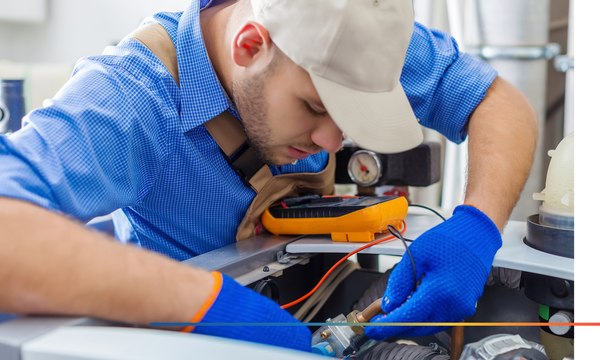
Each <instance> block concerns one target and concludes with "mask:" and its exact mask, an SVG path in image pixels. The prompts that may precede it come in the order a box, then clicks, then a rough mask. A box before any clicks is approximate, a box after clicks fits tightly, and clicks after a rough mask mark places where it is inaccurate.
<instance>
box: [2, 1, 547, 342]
mask: <svg viewBox="0 0 600 360" xmlns="http://www.w3.org/2000/svg"><path fill="white" fill-rule="evenodd" d="M198 13H200V16H198ZM146 23H158V24H160V26H162V27H163V28H164V29H165V30H166V31H167V32H168V35H169V38H170V40H172V42H173V44H174V45H175V48H176V61H175V60H173V59H172V61H170V64H171V65H166V63H169V61H168V58H167V59H166V60H164V59H162V58H161V56H159V55H155V54H153V52H152V51H156V50H152V48H153V47H152V46H150V45H148V44H147V43H146V42H144V41H143V40H141V42H140V41H137V40H134V39H131V38H129V39H126V40H124V41H122V42H121V43H120V44H119V45H118V46H117V47H113V48H108V49H107V50H106V51H105V53H104V55H101V56H95V57H90V58H87V59H84V60H82V61H80V62H79V63H78V65H77V66H76V68H75V70H74V74H73V77H72V79H71V80H70V81H69V83H68V84H67V85H66V86H65V87H64V88H63V89H61V91H60V92H59V93H58V94H57V95H56V97H55V98H54V99H53V100H51V101H49V102H48V103H47V104H46V105H47V106H46V107H45V108H43V109H38V110H35V111H33V112H32V113H30V114H29V115H28V117H27V118H26V119H25V120H24V124H25V126H24V128H23V129H22V130H20V131H19V132H17V133H15V134H14V135H12V136H11V137H10V138H0V161H1V162H2V164H3V168H4V170H3V171H2V174H1V175H0V184H2V186H1V188H0V195H2V196H5V197H12V198H15V199H18V200H10V199H7V198H0V208H4V209H8V210H6V211H7V212H8V213H7V216H6V217H3V218H2V219H1V220H0V226H1V227H2V228H3V229H5V228H8V229H9V232H7V236H6V237H5V238H7V239H9V240H3V241H7V242H10V243H12V244H15V243H16V244H30V243H31V244H35V245H31V246H33V247H35V246H43V247H44V249H46V250H47V251H50V249H56V250H54V252H56V251H58V249H64V250H63V251H65V252H68V251H70V250H69V249H71V248H77V249H81V250H80V251H81V252H82V253H85V254H86V256H85V257H84V259H85V260H82V261H84V262H82V263H80V264H77V263H70V265H69V266H70V269H71V271H72V272H73V271H75V269H77V268H78V266H81V267H82V268H85V271H84V273H85V274H87V276H90V277H91V278H94V277H99V278H102V279H103V282H99V283H98V285H95V284H94V281H92V280H91V279H90V280H88V281H89V282H90V283H91V284H88V285H87V286H82V287H81V288H77V289H72V290H71V292H69V294H70V296H69V297H67V298H60V299H58V300H57V298H55V297H52V295H51V294H52V293H53V292H55V291H56V289H57V288H59V287H61V286H62V287H67V286H68V284H57V283H56V282H53V283H52V284H50V283H48V284H47V285H46V286H44V287H43V288H42V289H38V288H37V287H36V286H34V285H32V284H35V283H36V282H35V281H34V280H35V279H32V278H28V277H27V276H25V275H22V274H27V273H28V272H27V269H23V273H21V272H17V271H15V272H14V273H13V274H14V275H9V274H8V273H7V271H8V270H6V269H5V270H0V279H2V281H3V282H9V283H11V284H13V287H12V289H13V297H12V299H13V301H15V300H14V299H17V298H18V297H19V296H18V295H19V294H20V296H23V297H25V298H27V299H33V300H32V301H31V302H26V304H29V306H27V305H26V306H25V307H24V308H22V309H15V308H14V307H13V308H9V310H12V311H13V312H14V311H15V310H16V311H17V312H21V313H23V312H24V313H31V312H36V313H37V312H50V313H57V312H62V313H65V312H67V313H77V314H83V313H87V314H92V315H96V316H102V317H106V318H114V319H117V318H123V317H122V315H123V311H120V310H119V308H120V307H122V308H126V307H127V305H131V304H128V303H127V301H131V299H139V298H140V297H139V296H137V297H136V296H134V295H136V294H132V295H131V297H127V294H125V293H124V294H123V295H122V297H118V298H117V300H114V299H113V300H114V301H112V302H111V305H110V306H107V307H106V308H103V309H102V311H100V310H98V309H97V308H96V307H95V304H94V300H95V299H96V297H95V295H97V293H98V291H99V290H101V289H107V291H108V292H109V293H112V292H113V291H115V288H114V287H113V286H112V285H111V284H113V282H112V281H113V280H114V278H113V276H117V275H116V274H115V273H114V271H113V272H111V271H108V272H107V269H106V265H105V264H103V263H102V262H103V261H105V260H106V259H108V258H110V259H115V260H114V261H116V262H118V263H119V264H123V263H124V264H125V265H122V266H119V267H118V269H119V270H120V272H119V273H122V274H124V278H123V279H119V280H120V281H117V283H119V284H121V285H122V287H123V288H125V287H126V286H125V284H127V283H131V282H135V281H136V280H135V279H139V280H137V281H139V282H140V283H141V284H146V285H145V287H143V288H142V289H139V290H140V291H139V293H138V294H137V295H139V294H141V293H143V292H144V291H145V292H146V293H147V294H148V295H150V293H152V290H156V289H149V288H148V287H151V282H152V280H149V279H152V277H153V276H159V278H160V277H161V275H162V278H161V279H162V281H161V282H160V284H161V285H162V284H163V283H164V282H167V279H165V278H164V277H167V276H168V277H169V279H170V280H172V281H174V284H170V285H171V286H169V287H168V289H166V288H165V291H166V290H169V291H180V292H181V291H182V289H183V287H182V286H183V285H182V284H184V283H185V281H183V280H181V278H180V277H182V278H184V279H186V281H187V279H192V278H194V279H192V280H190V288H195V289H196V290H195V291H196V293H195V294H190V297H191V299H196V300H197V302H196V304H197V306H196V309H200V310H199V311H198V310H196V311H197V312H192V311H191V310H190V309H191V307H190V298H186V299H185V300H184V299H181V300H180V301H181V304H182V305H183V304H184V302H185V305H186V306H185V309H184V307H183V306H182V307H181V308H179V309H173V312H172V313H167V314H164V313H163V314H161V317H160V318H156V319H153V318H152V317H151V316H150V315H148V314H149V313H151V312H152V309H158V308H159V307H161V306H165V304H166V303H163V304H159V303H158V302H159V300H160V299H161V296H158V297H157V298H156V300H154V301H149V302H148V303H147V304H144V305H145V306H147V307H146V308H142V309H140V310H139V311H138V312H140V313H141V312H143V311H146V314H145V316H141V315H139V314H138V312H136V311H134V312H133V313H132V314H131V315H129V316H128V317H127V318H126V319H128V320H129V321H132V322H146V323H147V322H148V321H189V320H190V319H192V320H193V321H194V322H197V321H202V322H225V321H236V319H237V320H238V321H239V316H241V315H240V314H244V320H245V321H264V322H290V321H293V319H292V318H291V317H290V315H289V314H288V313H286V312H285V311H283V310H281V309H279V308H277V306H276V305H275V304H274V303H273V302H271V301H269V300H267V299H266V298H263V297H261V296H258V295H256V294H254V293H252V292H251V291H249V290H247V289H245V288H243V287H241V286H239V285H238V284H236V283H235V282H234V281H233V280H231V279H229V278H227V277H226V276H222V275H221V274H216V273H213V274H212V276H211V275H208V274H206V273H204V272H199V271H195V272H194V271H192V270H189V269H185V270H184V269H182V268H181V267H178V266H176V264H172V263H170V262H169V261H167V260H165V259H160V260H159V258H158V257H156V255H150V254H147V253H145V252H142V251H141V250H137V249H129V248H127V249H120V248H119V249H116V248H115V244H110V245H109V244H104V243H101V241H100V240H98V239H97V235H93V234H89V233H87V232H85V231H83V230H81V229H79V230H77V231H76V233H77V238H76V239H75V238H73V239H72V240H65V239H69V238H70V237H72V236H73V235H72V234H73V233H75V230H74V225H72V224H70V223H69V222H68V221H66V220H64V219H63V218H59V217H57V216H55V215H53V214H52V213H51V212H49V211H47V210H43V209H41V208H38V207H36V206H35V205H33V204H36V205H38V206H41V207H42V208H45V209H49V210H52V211H60V212H62V213H66V214H69V215H71V216H74V217H76V218H78V219H80V220H82V221H87V220H89V219H91V218H93V217H95V216H98V215H102V214H107V213H111V212H113V219H114V222H115V226H116V235H117V238H118V239H120V240H121V241H123V242H129V243H134V244H137V245H139V246H141V247H144V248H147V249H150V250H154V251H156V252H160V253H163V254H165V255H168V256H170V257H172V258H174V259H176V260H184V259H187V258H190V257H192V256H195V255H198V254H201V253H204V252H207V251H210V250H213V249H216V248H218V247H221V246H224V245H227V244H229V243H231V242H233V241H235V240H234V239H235V238H236V237H237V238H238V239H243V238H244V237H247V235H248V234H249V229H250V233H251V231H252V226H253V225H255V223H256V216H255V214H254V216H251V215H252V214H251V213H252V211H251V210H252V209H253V208H256V207H258V205H257V201H256V200H257V199H258V198H260V197H261V193H262V192H261V190H257V189H258V188H257V187H255V186H254V185H253V184H252V182H251V179H250V180H248V179H247V178H246V179H243V180H242V179H240V177H239V176H238V175H237V174H236V172H235V171H234V170H233V169H232V166H231V165H230V162H232V161H233V160H232V159H234V158H235V155H234V153H235V152H232V153H231V154H229V153H227V151H222V150H223V148H224V146H223V145H222V144H221V141H220V140H218V139H217V138H216V136H215V135H214V134H213V132H212V131H211V130H210V126H208V125H207V124H209V123H210V122H211V121H212V120H213V119H218V118H223V116H225V117H229V118H231V116H232V115H234V116H237V117H238V118H239V120H240V121H241V124H242V125H243V128H244V131H245V135H247V138H248V143H249V144H250V147H251V149H252V150H253V153H255V154H256V155H257V157H258V158H259V160H262V161H263V162H265V163H266V164H269V165H270V167H269V168H268V170H269V171H268V174H267V175H268V176H271V177H272V176H273V175H275V177H272V179H278V175H280V174H294V173H308V174H310V173H313V174H319V173H323V172H327V171H330V167H328V166H327V164H328V161H329V159H330V157H329V155H328V153H335V152H336V151H337V150H338V149H339V148H340V146H341V141H342V134H343V132H345V133H347V134H348V135H349V136H350V137H351V138H352V139H353V140H354V141H356V142H357V143H358V144H359V145H361V146H363V147H366V148H370V149H372V150H375V151H380V152H399V151H403V150H407V149H410V148H411V147H414V146H416V145H418V144H419V143H420V142H421V139H422V137H421V136H422V135H421V134H420V132H419V128H418V126H417V120H416V118H415V114H416V115H417V117H418V118H419V119H420V122H421V124H422V125H425V126H429V127H432V128H434V129H437V130H438V131H440V132H442V133H443V134H444V135H446V136H447V137H448V138H450V139H451V140H453V141H456V142H460V141H462V140H464V138H465V137H466V133H467V127H468V131H469V134H470V135H471V136H470V141H469V154H470V156H469V173H468V175H469V182H468V186H467V189H466V197H465V200H466V202H467V203H469V204H472V205H462V206H460V207H458V208H457V210H456V211H455V215H454V216H453V217H452V218H451V219H449V220H448V221H447V222H445V223H444V224H441V225H440V226H438V227H436V228H434V229H432V230H430V231H429V232H427V233H426V234H424V235H423V236H421V237H420V238H419V239H417V240H416V241H415V242H414V244H413V245H411V250H412V254H413V257H414V258H415V263H416V269H417V275H418V278H419V279H421V278H422V279H421V282H420V286H419V288H418V290H416V291H415V292H414V293H412V292H413V291H414V290H415V289H414V286H415V281H414V280H416V279H414V278H413V275H412V267H411V265H410V262H407V261H402V262H401V263H400V264H399V266H397V268H396V269H395V271H394V273H393V274H392V276H391V277H390V281H389V283H388V289H387V291H386V295H385V297H384V300H383V303H382V307H383V309H384V310H385V311H386V312H388V313H389V314H388V315H386V316H385V317H382V318H376V319H375V320H374V321H385V322H389V321H398V322H419V321H435V322H444V321H458V320H462V319H463V318H464V317H466V316H468V315H470V314H472V312H474V305H475V302H476V300H477V299H478V298H479V297H480V296H481V292H482V289H483V286H484V283H485V280H486V279H487V275H488V273H489V270H490V267H491V261H492V259H493V256H494V254H495V252H496V251H497V249H498V248H499V247H500V244H501V239H500V232H499V230H501V229H502V228H503V227H504V224H505V223H506V221H507V219H508V216H509V214H510V212H511V210H512V208H513V206H514V204H515V203H516V200H517V199H518V196H519V194H520V191H521V189H522V187H523V184H524V182H525V180H526V178H527V176H528V172H529V168H530V166H531V162H532V159H533V152H534V149H535V141H536V120H535V114H534V113H533V111H532V109H531V106H530V105H529V104H528V102H527V101H526V99H525V98H524V97H523V95H522V94H521V93H520V92H518V91H517V90H516V89H514V88H513V87H512V86H510V85H509V84H507V83H506V82H505V81H503V80H502V79H499V78H496V75H497V74H496V72H495V71H494V70H492V69H491V68H489V67H488V66H486V65H485V64H484V63H482V62H481V61H479V60H476V59H474V58H472V57H469V56H468V55H465V54H462V53H459V52H458V49H457V47H456V44H455V42H454V41H453V40H452V39H451V38H450V37H449V36H448V35H446V34H444V33H441V32H437V31H435V32H434V31H430V30H428V29H426V28H424V27H423V26H421V25H419V24H414V33H413V22H412V7H411V1H410V0H394V1H392V0H383V1H380V0H374V1H341V0H340V1H334V0H330V1H323V0H311V1H308V0H306V1H302V2H300V1H292V0H287V1H284V0H281V1H268V0H252V4H250V0H240V1H239V2H238V3H235V4H234V3H232V2H225V3H219V4H209V3H208V1H204V0H203V1H198V0H195V1H192V3H191V5H190V7H189V8H188V10H187V11H185V12H184V13H182V14H169V13H163V14H157V15H155V16H154V17H151V18H149V19H147V20H146ZM161 31H164V30H161ZM144 44H146V45H148V47H147V46H145V45H144ZM166 44H167V43H163V45H164V46H166ZM407 48H408V50H406V49H407ZM159 58H160V59H161V60H163V61H161V60H159ZM173 64H176V66H174V65H173ZM400 74H402V77H401V83H402V86H400V84H399V83H398V78H399V77H400ZM409 102H410V104H409ZM411 107H412V108H411ZM413 110H414V114H413ZM236 122H237V121H236ZM242 151H245V150H244V149H243V148H242V149H241V150H239V152H242ZM223 153H226V154H225V155H226V157H227V158H225V157H224V156H223ZM230 156H232V157H230ZM328 169H329V170H328ZM286 176H287V175H286ZM303 176H304V175H303ZM279 178H281V177H279ZM273 182H276V181H273ZM31 203H33V204H31ZM265 204H266V205H265ZM260 205H261V206H263V207H264V206H268V202H265V201H263V202H261V204H260ZM23 219H28V220H27V224H29V225H28V226H26V224H25V222H24V220H23ZM31 222H35V225H34V224H31ZM15 223H20V224H21V226H17V225H15ZM240 223H241V224H242V225H244V226H242V225H240ZM9 225H10V226H9ZM41 232H43V234H46V233H48V235H47V236H48V237H50V238H49V239H46V241H45V242H44V241H43V240H42V239H41V238H42V237H44V235H42V233H41ZM236 234H237V235H236ZM94 238H96V240H93V239H94ZM32 239H36V240H32ZM83 239H86V240H88V239H89V240H90V241H89V242H84V241H82V240H83ZM63 241H67V243H66V244H61V242H63ZM77 241H79V242H77ZM94 241H95V242H94ZM42 244H43V245H42ZM13 246H17V245H13ZM108 246H110V248H109V247H108ZM102 247H104V248H105V249H104V248H102ZM96 248H98V251H96V250H95V249H96ZM101 248H102V249H103V250H101ZM27 250H28V251H24V252H23V254H24V253H28V252H29V251H31V247H29V248H27ZM119 250H123V253H122V254H121V253H119ZM94 253H96V254H97V255H94ZM118 253H119V255H117V254H118ZM103 255H104V256H103ZM5 256H8V255H6V254H5ZM55 256H56V258H61V259H65V258H68V256H65V254H64V253H62V254H55ZM112 261H113V260H111V263H112ZM12 264H13V266H19V265H18V261H16V260H15V261H14V262H13V263H12ZM144 265H145V266H144ZM56 266H57V267H60V264H57V265H56ZM147 267H149V268H153V269H154V270H153V272H144V271H143V270H140V269H144V268H147ZM5 268H6V267H5ZM159 268H160V269H161V270H157V269H159ZM1 271H3V273H2V272H1ZM107 274H109V275H107ZM110 274H112V275H110ZM38 275H39V276H41V275H40V274H39V273H38ZM175 276H177V278H175ZM32 277H34V276H32ZM38 281H39V280H38ZM194 281H195V282H194ZM79 284H81V281H80V282H75V283H74V284H72V285H71V287H75V286H79ZM193 284H197V285H195V286H194V285H193ZM201 284H202V285H201ZM95 286H98V288H95ZM24 289H25V290H24ZM135 290H136V289H132V292H135ZM126 292H128V291H126ZM155 292H156V291H155ZM411 293H412V294H411ZM15 294H16V295H15ZM180 294H181V293H180ZM107 296H108V295H107ZM152 296H156V294H154V293H152ZM9 297H10V295H9ZM167 297H168V295H167ZM128 299H129V300H128ZM407 299H408V300H407ZM171 300H172V299H171ZM134 301H135V300H134ZM52 302H54V303H52ZM73 302H81V303H80V304H79V305H78V306H77V307H75V306H73V307H71V305H70V304H72V303H73ZM49 303H50V304H49ZM192 303H193V301H192ZM84 304H85V305H84ZM170 305H171V306H173V305H174V304H173V302H171V303H170ZM163 311H164V310H163ZM136 314H137V315H136ZM194 314H195V315H194ZM167 319H168V320H167ZM186 330H189V331H195V332H202V333H206V334H213V335H218V336H228V337H235V338H241V339H246V340H251V341H260V342H266V343H270V344H275V345H280V346H288V347H292V348H296V349H303V350H307V349H308V346H309V344H310V334H309V332H308V329H307V328H302V327H282V328H280V329H276V328H243V327H241V328H231V327H229V328H220V327H197V328H195V329H192V328H190V329H186ZM433 330H435V331H437V330H440V329H431V328H427V327H425V328H399V327H384V326H383V327H375V326H373V327H368V328H367V334H368V335H369V336H370V337H372V338H376V339H382V338H385V337H387V336H390V335H394V334H399V335H404V336H409V335H423V334H425V333H428V332H431V331H433Z"/></svg>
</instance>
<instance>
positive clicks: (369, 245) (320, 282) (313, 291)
mask: <svg viewBox="0 0 600 360" xmlns="http://www.w3.org/2000/svg"><path fill="white" fill-rule="evenodd" d="M402 225H403V228H402V231H401V232H400V234H402V233H403V232H404V231H406V223H405V222H404V220H402ZM394 237H395V236H388V237H386V238H383V239H379V240H375V241H373V242H370V243H368V244H367V245H365V246H362V247H359V248H358V249H356V250H354V251H352V252H351V253H349V254H348V255H346V256H344V257H343V258H341V259H340V261H338V262H336V263H335V264H334V265H333V266H332V267H331V269H329V271H327V272H326V273H325V275H323V277H322V278H321V280H320V281H319V283H318V284H317V285H316V286H315V287H314V288H313V289H312V290H311V291H309V292H308V293H307V294H306V295H304V296H302V297H301V298H299V299H297V300H294V301H292V302H290V303H287V304H285V305H282V306H281V308H282V309H287V308H289V307H291V306H294V305H296V304H298V303H300V302H302V301H304V300H306V299H308V297H309V296H311V295H312V294H314V293H315V291H317V289H318V288H319V287H320V286H321V285H322V284H323V282H324V281H325V279H327V277H328V276H329V275H330V274H331V273H332V272H333V270H335V268H337V267H338V266H339V265H340V264H341V263H343V262H344V261H345V260H348V258H349V257H350V256H352V255H354V254H356V253H358V252H360V251H362V250H364V249H367V248H370V247H371V246H374V245H377V244H381V243H382V242H385V241H388V240H392V239H394Z"/></svg>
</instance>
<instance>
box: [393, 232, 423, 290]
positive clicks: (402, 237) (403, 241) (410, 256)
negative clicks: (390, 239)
mask: <svg viewBox="0 0 600 360" xmlns="http://www.w3.org/2000/svg"><path fill="white" fill-rule="evenodd" d="M388 231H389V232H390V234H392V235H394V236H395V237H397V238H398V239H400V240H402V243H403V244H404V248H405V249H406V252H407V253H408V257H409V258H410V262H411V264H412V268H413V276H414V280H415V287H414V289H413V291H417V267H416V266H415V261H414V260H413V257H412V254H411V253H410V250H409V249H408V244H407V243H406V239H404V236H402V233H400V232H399V231H398V229H396V228H395V227H394V225H388ZM409 240H410V239H409ZM410 241H412V240H410Z"/></svg>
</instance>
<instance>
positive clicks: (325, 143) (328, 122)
mask: <svg viewBox="0 0 600 360" xmlns="http://www.w3.org/2000/svg"><path fill="white" fill-rule="evenodd" d="M342 135H343V133H342V130H340V128H339V127H338V126H337V125H336V124H335V122H334V121H333V119H332V118H331V116H329V114H327V115H326V116H324V117H323V118H321V119H319V125H318V126H317V128H316V129H315V130H314V131H313V132H312V134H311V140H312V141H313V142H314V143H315V144H316V145H319V146H320V147H322V148H323V150H325V151H327V152H329V153H334V152H337V151H338V150H339V149H340V148H341V147H342Z"/></svg>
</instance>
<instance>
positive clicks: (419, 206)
mask: <svg viewBox="0 0 600 360" xmlns="http://www.w3.org/2000/svg"><path fill="white" fill-rule="evenodd" d="M408 206H409V207H410V206H412V207H418V208H422V209H426V210H429V211H431V212H432V213H434V214H436V215H437V216H439V217H440V219H442V220H444V221H446V218H445V217H443V216H442V215H441V214H440V213H439V212H437V211H435V210H433V209H432V208H429V207H427V206H423V205H417V204H409V205H408Z"/></svg>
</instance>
